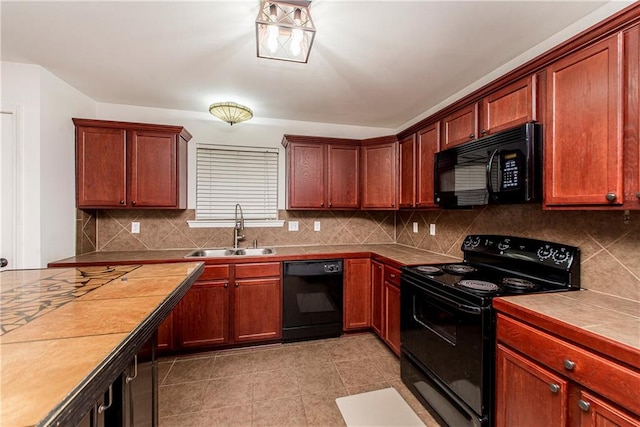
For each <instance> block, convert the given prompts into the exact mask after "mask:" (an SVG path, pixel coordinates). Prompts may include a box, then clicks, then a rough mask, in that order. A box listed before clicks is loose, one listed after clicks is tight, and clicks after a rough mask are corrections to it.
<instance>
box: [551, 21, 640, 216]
mask: <svg viewBox="0 0 640 427" xmlns="http://www.w3.org/2000/svg"><path fill="white" fill-rule="evenodd" d="M622 47H623V33H618V34H615V35H614V36H611V37H609V38H606V39H604V40H602V41H600V42H598V43H595V44H593V45H592V46H590V47H587V48H585V49H581V50H579V51H577V52H575V53H573V54H571V55H568V56H566V57H565V58H563V59H560V60H559V61H557V62H555V63H554V64H552V65H551V66H549V67H548V68H547V70H546V73H547V100H546V102H547V105H548V109H547V115H546V118H545V122H544V123H545V142H544V144H545V145H544V153H545V170H544V172H545V179H544V203H545V205H546V206H559V205H564V206H567V205H571V206H588V205H592V206H593V205H619V204H622V203H624V193H623V132H622V131H623V128H622V123H623V120H622V119H623V107H622V106H623V79H624V77H623V75H624V71H625V70H624V65H623V64H624V58H623V55H622V53H623V49H622ZM635 55H636V57H637V52H636V54H635ZM634 68H635V71H634V72H635V77H634V78H635V80H636V81H635V87H636V88H637V66H636V67H634ZM627 71H630V70H629V69H627ZM636 91H637V89H636ZM636 96H637V93H636ZM635 105H636V107H637V101H636V102H635ZM635 111H636V114H637V109H636V110H635ZM636 119H637V117H636ZM635 124H636V125H637V122H636V123H635ZM636 138H637V129H636ZM636 144H637V142H636ZM637 165H638V163H637V158H636V159H635V166H636V168H637Z"/></svg>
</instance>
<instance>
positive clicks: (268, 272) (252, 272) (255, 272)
mask: <svg viewBox="0 0 640 427" xmlns="http://www.w3.org/2000/svg"><path fill="white" fill-rule="evenodd" d="M251 277H280V263H279V262H259V263H250V264H237V265H236V279H240V278H243V279H244V278H251Z"/></svg>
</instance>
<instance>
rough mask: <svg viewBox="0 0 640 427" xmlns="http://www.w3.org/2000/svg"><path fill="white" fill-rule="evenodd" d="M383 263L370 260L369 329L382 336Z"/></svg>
mask: <svg viewBox="0 0 640 427" xmlns="http://www.w3.org/2000/svg"><path fill="white" fill-rule="evenodd" d="M383 268H384V267H383V264H381V263H379V262H377V261H371V329H373V332H375V333H376V334H378V336H379V337H382V326H383V325H382V323H383V319H384V313H383V308H384V307H383V300H384V287H383V285H384V276H383Z"/></svg>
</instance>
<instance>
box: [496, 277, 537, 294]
mask: <svg viewBox="0 0 640 427" xmlns="http://www.w3.org/2000/svg"><path fill="white" fill-rule="evenodd" d="M502 285H503V286H504V287H505V288H507V289H510V290H517V291H531V290H534V289H537V288H538V285H536V284H535V283H533V282H531V281H529V280H525V279H519V278H517V277H505V278H504V279H502Z"/></svg>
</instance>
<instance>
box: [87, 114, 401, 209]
mask: <svg viewBox="0 0 640 427" xmlns="http://www.w3.org/2000/svg"><path fill="white" fill-rule="evenodd" d="M207 109H208V105H205V106H203V110H204V111H203V112H194V111H180V110H167V109H161V108H149V107H139V106H131V105H120V104H106V103H98V105H97V117H98V118H100V119H105V120H123V121H133V122H142V123H158V124H167V125H180V126H184V127H185V128H186V129H187V130H188V131H189V132H190V133H191V134H192V135H193V139H191V141H190V142H189V208H191V209H195V203H196V201H195V195H196V182H195V181H196V175H195V171H196V163H195V151H196V150H195V148H196V143H199V142H209V143H215V144H224V145H239V146H242V145H248V146H259V147H263V146H264V147H277V148H280V149H281V150H280V167H279V177H278V183H279V188H278V207H279V209H284V205H285V199H284V195H285V176H284V175H285V165H284V157H285V156H284V148H283V147H282V145H281V142H282V136H283V135H284V134H298V135H314V136H326V137H336V138H354V139H364V138H371V137H376V136H384V135H391V134H394V133H395V132H394V131H393V129H386V128H371V127H362V126H346V125H337V124H330V123H314V122H298V121H291V120H273V119H260V118H253V119H251V120H249V121H247V122H243V123H238V124H236V125H234V126H230V125H229V124H227V123H225V122H223V121H221V120H219V119H217V118H216V117H214V116H212V115H211V114H209V112H208V110H207Z"/></svg>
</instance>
